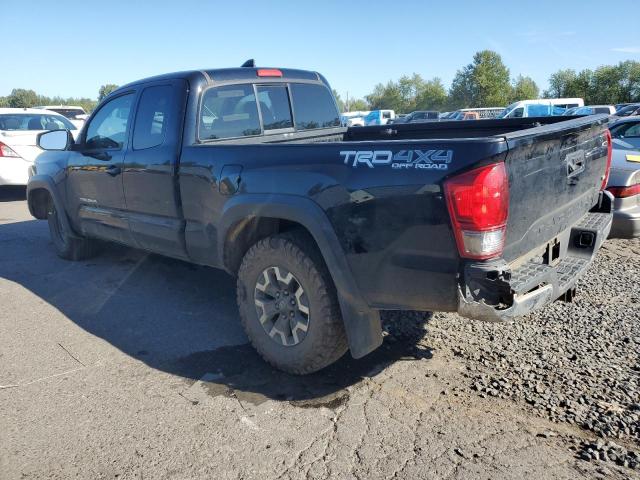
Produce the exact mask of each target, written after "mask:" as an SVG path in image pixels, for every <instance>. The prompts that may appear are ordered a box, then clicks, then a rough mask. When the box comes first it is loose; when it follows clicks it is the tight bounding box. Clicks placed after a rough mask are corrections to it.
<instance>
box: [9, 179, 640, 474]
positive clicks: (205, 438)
mask: <svg viewBox="0 0 640 480" xmlns="http://www.w3.org/2000/svg"><path fill="white" fill-rule="evenodd" d="M616 258H617V257H616ZM617 261H620V262H622V261H624V260H619V259H618V260H616V259H615V258H614V259H613V260H612V262H614V264H613V265H612V266H611V267H612V268H615V262H617ZM456 321H459V322H465V320H463V319H460V318H459V317H456V316H455V315H446V316H442V315H440V316H436V318H435V319H434V318H431V316H429V315H407V316H402V317H397V318H395V317H394V318H392V319H390V320H389V319H388V320H387V324H386V325H387V331H388V334H387V335H386V337H385V343H384V345H383V347H382V348H380V349H379V350H377V351H376V352H374V353H373V354H371V355H369V356H367V357H365V358H364V359H361V360H358V361H356V360H353V359H351V358H350V357H349V356H348V355H347V356H345V357H343V359H341V360H340V361H339V362H338V363H337V364H335V365H334V366H332V367H330V368H328V369H326V370H324V371H322V372H319V373H317V374H314V375H310V376H307V377H295V376H289V375H286V374H283V373H280V372H278V371H274V370H273V369H271V368H270V367H268V366H267V365H265V364H264V363H263V362H262V361H261V360H260V358H259V357H258V356H257V354H256V353H255V352H254V351H253V350H252V348H251V347H250V345H248V343H247V338H246V336H245V335H244V333H243V331H242V329H241V327H240V324H239V320H238V313H237V308H236V305H235V281H234V279H233V278H232V277H230V276H229V275H227V274H226V273H224V272H221V271H217V270H214V269H211V268H206V267H200V266H194V265H190V264H188V263H185V262H181V261H177V260H172V259H167V258H163V257H160V256H157V255H151V254H147V253H145V252H141V251H137V250H133V249H129V248H124V247H121V246H115V245H113V246H108V247H106V248H105V249H104V251H103V252H102V253H101V254H100V255H99V256H97V257H95V258H93V259H91V260H88V261H82V262H67V261H64V260H61V259H59V258H58V257H57V256H56V255H55V253H54V251H53V248H52V245H51V243H50V241H49V232H48V228H47V224H46V222H44V221H38V220H35V219H33V218H32V217H30V215H29V212H28V210H27V207H26V202H25V200H24V190H23V189H10V190H7V189H3V191H1V192H0V478H1V479H17V478H61V479H62V478H64V479H68V478H83V479H84V478H91V479H102V478H105V479H107V478H111V479H113V478H120V479H121V478H127V479H128V478H163V479H164V478H171V479H174V478H175V479H191V478H218V479H237V478H242V479H253V478H256V479H278V478H282V479H286V478H291V479H302V478H340V479H350V478H353V479H377V478H389V479H390V478H398V479H415V478H425V479H427V478H429V479H434V478H460V479H462V478H469V479H471V478H474V479H475V478H492V479H499V478H566V479H575V478H631V477H633V478H635V477H637V476H638V470H634V469H632V468H630V466H629V465H628V464H627V465H626V466H624V465H618V464H617V463H615V462H601V461H586V460H585V459H584V458H581V453H582V452H581V450H580V449H579V448H573V447H571V445H582V444H585V445H586V444H587V443H588V442H591V441H595V440H596V433H594V432H593V431H590V430H588V429H585V428H582V427H581V426H580V425H576V424H572V423H568V422H563V421H557V419H553V418H547V417H545V416H544V415H542V416H541V415H540V414H539V412H536V410H535V408H533V407H531V405H529V404H527V403H526V402H524V401H520V400H519V399H518V398H517V397H514V398H510V397H508V396H504V398H500V397H499V396H492V395H486V394H484V393H486V392H484V393H483V392H479V391H477V389H474V387H473V382H477V379H476V378H474V377H473V375H469V371H470V368H473V367H470V365H473V362H474V361H475V362H477V360H474V358H473V356H472V355H470V356H468V357H469V358H467V356H465V355H461V354H460V352H459V351H457V350H456V349H459V348H460V344H461V342H463V343H464V342H466V341H467V340H465V338H464V337H462V338H461V337H460V336H459V335H458V334H456V335H455V336H454V335H451V336H449V335H447V334H446V332H447V331H452V332H455V331H456V326H455V325H456V323H455V322H456ZM443 332H444V333H443ZM447 338H452V340H451V341H449V343H448V341H447ZM485 390H486V389H485ZM623 433H624V432H623ZM625 441H626V442H627V443H624V442H625ZM619 442H622V443H623V444H624V445H625V448H628V449H629V452H631V453H630V454H631V455H633V454H634V453H633V452H634V449H635V448H637V443H634V442H635V441H634V439H633V438H631V439H627V440H625V439H624V438H623V439H622V440H619ZM630 458H631V459H632V460H633V457H630Z"/></svg>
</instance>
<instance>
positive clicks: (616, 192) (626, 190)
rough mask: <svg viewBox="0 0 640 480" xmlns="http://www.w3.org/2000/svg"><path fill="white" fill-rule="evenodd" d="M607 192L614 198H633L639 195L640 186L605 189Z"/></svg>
mask: <svg viewBox="0 0 640 480" xmlns="http://www.w3.org/2000/svg"><path fill="white" fill-rule="evenodd" d="M607 190H608V191H609V192H611V193H612V194H613V196H614V197H616V198H627V197H633V196H634V195H640V184H636V185H631V186H630V187H607Z"/></svg>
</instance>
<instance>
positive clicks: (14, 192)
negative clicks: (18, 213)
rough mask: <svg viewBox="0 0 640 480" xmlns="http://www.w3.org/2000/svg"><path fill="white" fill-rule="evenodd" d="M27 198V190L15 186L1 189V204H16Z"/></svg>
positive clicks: (6, 186)
mask: <svg viewBox="0 0 640 480" xmlns="http://www.w3.org/2000/svg"><path fill="white" fill-rule="evenodd" d="M26 197H27V188H26V187H21V186H14V185H5V186H2V187H0V202H16V201H18V200H24V199H25V198H26Z"/></svg>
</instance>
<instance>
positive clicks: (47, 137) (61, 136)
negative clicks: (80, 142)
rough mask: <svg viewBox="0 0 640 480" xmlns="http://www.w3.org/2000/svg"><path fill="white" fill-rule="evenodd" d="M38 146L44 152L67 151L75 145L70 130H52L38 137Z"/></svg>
mask: <svg viewBox="0 0 640 480" xmlns="http://www.w3.org/2000/svg"><path fill="white" fill-rule="evenodd" d="M37 144H38V146H39V147H40V148H41V149H43V150H66V149H67V148H69V147H70V146H71V145H72V144H73V136H72V135H71V132H70V131H69V130H51V131H49V132H43V133H41V134H39V135H38V140H37Z"/></svg>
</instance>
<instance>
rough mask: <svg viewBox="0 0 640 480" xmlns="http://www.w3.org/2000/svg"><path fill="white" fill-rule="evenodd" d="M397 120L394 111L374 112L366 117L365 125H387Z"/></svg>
mask: <svg viewBox="0 0 640 480" xmlns="http://www.w3.org/2000/svg"><path fill="white" fill-rule="evenodd" d="M395 118H396V112H394V111H393V110H373V111H371V112H369V113H368V114H367V115H366V116H365V117H364V124H365V125H386V124H387V123H389V120H394V119H395Z"/></svg>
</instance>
